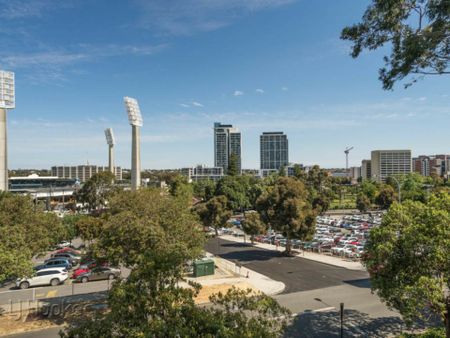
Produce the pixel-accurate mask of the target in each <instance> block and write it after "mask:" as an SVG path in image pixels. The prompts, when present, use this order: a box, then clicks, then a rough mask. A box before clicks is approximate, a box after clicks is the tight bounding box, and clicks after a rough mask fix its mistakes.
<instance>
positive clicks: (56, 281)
mask: <svg viewBox="0 0 450 338" xmlns="http://www.w3.org/2000/svg"><path fill="white" fill-rule="evenodd" d="M58 284H59V279H58V278H53V279H52V280H51V281H50V285H51V286H56V285H58Z"/></svg>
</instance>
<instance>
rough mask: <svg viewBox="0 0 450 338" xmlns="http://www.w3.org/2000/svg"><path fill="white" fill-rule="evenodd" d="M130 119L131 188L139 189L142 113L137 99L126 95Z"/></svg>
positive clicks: (126, 105)
mask: <svg viewBox="0 0 450 338" xmlns="http://www.w3.org/2000/svg"><path fill="white" fill-rule="evenodd" d="M123 100H124V102H125V107H126V109H127V113H128V120H129V121H130V124H131V128H132V139H131V142H132V144H131V190H132V191H135V190H137V189H139V187H140V185H141V127H142V115H141V110H140V109H139V104H138V102H137V100H136V99H133V98H131V97H128V96H126V97H124V98H123Z"/></svg>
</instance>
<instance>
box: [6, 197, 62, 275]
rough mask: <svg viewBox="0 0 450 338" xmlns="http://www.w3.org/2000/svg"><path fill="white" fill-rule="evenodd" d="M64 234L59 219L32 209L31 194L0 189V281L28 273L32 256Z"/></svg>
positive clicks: (54, 242)
mask: <svg viewBox="0 0 450 338" xmlns="http://www.w3.org/2000/svg"><path fill="white" fill-rule="evenodd" d="M67 237H68V233H67V231H66V228H65V227H64V226H63V225H62V223H61V220H60V219H59V218H58V217H57V216H56V215H55V214H53V213H45V212H43V211H41V210H39V209H38V210H35V206H34V204H33V201H32V199H31V198H30V197H28V196H21V195H13V194H9V193H5V192H2V193H0V281H2V280H4V279H6V278H10V277H19V276H20V277H21V276H24V275H31V273H32V263H31V258H32V257H33V256H35V255H37V254H40V253H43V252H44V251H46V250H48V248H49V247H50V246H52V245H55V244H57V243H59V242H60V241H61V240H63V239H66V238H67Z"/></svg>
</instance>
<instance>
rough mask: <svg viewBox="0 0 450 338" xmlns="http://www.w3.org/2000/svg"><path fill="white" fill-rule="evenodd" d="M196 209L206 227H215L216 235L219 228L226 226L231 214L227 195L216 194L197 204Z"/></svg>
mask: <svg viewBox="0 0 450 338" xmlns="http://www.w3.org/2000/svg"><path fill="white" fill-rule="evenodd" d="M196 211H197V213H198V215H199V216H200V220H201V221H202V223H203V225H204V226H205V227H213V228H214V230H215V232H216V236H217V235H218V234H219V233H218V230H219V228H222V227H225V226H226V224H227V222H228V220H229V219H230V217H231V215H232V214H233V213H232V212H231V210H230V209H229V208H228V200H227V198H226V196H223V195H221V196H214V197H213V198H211V199H210V200H209V201H207V202H205V203H202V204H200V205H198V206H197V208H196Z"/></svg>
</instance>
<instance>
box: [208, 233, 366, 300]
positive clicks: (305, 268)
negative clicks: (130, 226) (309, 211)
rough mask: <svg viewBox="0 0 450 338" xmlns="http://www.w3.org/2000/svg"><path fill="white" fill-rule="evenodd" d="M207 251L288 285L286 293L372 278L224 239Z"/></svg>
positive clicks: (361, 273) (209, 243) (364, 273)
mask: <svg viewBox="0 0 450 338" xmlns="http://www.w3.org/2000/svg"><path fill="white" fill-rule="evenodd" d="M218 243H219V245H218ZM205 249H206V251H208V252H211V253H213V254H215V255H217V256H220V257H222V258H224V259H227V260H230V261H233V262H235V263H239V264H241V265H243V266H245V267H247V268H248V269H251V270H254V271H256V272H259V273H261V274H263V275H266V276H267V277H270V278H272V279H274V280H277V281H280V282H283V283H284V284H285V285H286V289H285V290H284V293H292V292H298V291H307V290H314V289H321V288H326V287H330V286H337V285H341V284H344V283H349V284H350V283H357V282H364V281H366V283H367V282H368V278H369V274H368V273H367V272H364V271H354V270H348V269H345V268H340V267H335V266H331V265H328V264H323V263H318V262H315V261H311V260H308V259H304V258H300V257H286V256H284V255H283V254H282V253H280V252H276V251H272V250H264V249H260V248H257V247H254V246H252V245H250V244H244V243H237V242H231V241H226V240H223V239H217V238H215V239H211V240H209V241H208V243H207V244H206V247H205Z"/></svg>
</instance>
